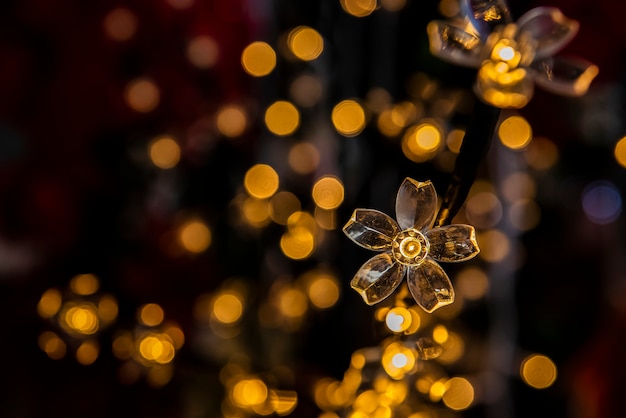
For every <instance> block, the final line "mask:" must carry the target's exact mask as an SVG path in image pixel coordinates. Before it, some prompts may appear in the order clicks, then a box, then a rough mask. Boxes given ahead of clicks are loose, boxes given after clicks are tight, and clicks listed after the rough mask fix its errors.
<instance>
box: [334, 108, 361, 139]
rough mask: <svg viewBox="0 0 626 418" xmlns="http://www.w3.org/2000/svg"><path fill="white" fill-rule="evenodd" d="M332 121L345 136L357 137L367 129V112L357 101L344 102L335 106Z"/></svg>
mask: <svg viewBox="0 0 626 418" xmlns="http://www.w3.org/2000/svg"><path fill="white" fill-rule="evenodd" d="M331 119H332V122H333V126H334V127H335V129H336V130H337V132H339V133H340V134H341V135H343V136H347V137H352V136H356V135H358V134H360V133H361V132H362V131H363V129H364V128H365V110H364V109H363V107H362V106H361V105H360V104H359V103H358V102H357V101H356V100H343V101H341V102H339V103H338V104H337V105H335V107H334V108H333V110H332V114H331Z"/></svg>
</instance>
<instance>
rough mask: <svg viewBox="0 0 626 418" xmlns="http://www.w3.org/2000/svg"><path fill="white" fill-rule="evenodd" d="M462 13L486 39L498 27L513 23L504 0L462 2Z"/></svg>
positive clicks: (470, 0) (467, 0) (463, 0)
mask: <svg viewBox="0 0 626 418" xmlns="http://www.w3.org/2000/svg"><path fill="white" fill-rule="evenodd" d="M459 3H460V6H461V13H462V14H463V15H464V16H466V17H467V18H468V19H469V20H470V21H471V22H472V25H473V26H474V27H475V28H476V29H477V30H478V31H479V32H480V34H481V35H482V36H483V37H484V38H486V37H487V35H489V33H490V32H491V31H492V30H493V28H494V27H495V26H497V25H501V24H504V23H509V22H511V13H510V12H509V7H508V5H507V3H506V1H504V0H462V1H460V2H459Z"/></svg>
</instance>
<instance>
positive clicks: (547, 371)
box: [520, 354, 557, 389]
mask: <svg viewBox="0 0 626 418" xmlns="http://www.w3.org/2000/svg"><path fill="white" fill-rule="evenodd" d="M520 375H521V377H522V380H524V382H525V383H526V384H527V385H529V386H531V387H533V388H535V389H545V388H547V387H550V386H552V384H553V383H554V381H555V380H556V375H557V369H556V365H555V364H554V362H553V361H552V360H551V359H550V358H549V357H546V356H544V355H540V354H533V355H530V356H528V357H527V358H525V359H524V361H522V365H521V368H520Z"/></svg>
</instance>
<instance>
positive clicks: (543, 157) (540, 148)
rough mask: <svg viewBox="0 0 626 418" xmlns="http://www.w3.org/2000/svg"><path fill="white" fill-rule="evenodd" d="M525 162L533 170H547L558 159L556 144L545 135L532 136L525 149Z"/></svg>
mask: <svg viewBox="0 0 626 418" xmlns="http://www.w3.org/2000/svg"><path fill="white" fill-rule="evenodd" d="M525 157H526V162H527V163H528V165H529V166H530V167H531V168H533V169H535V170H547V169H549V168H551V167H553V166H554V165H555V164H556V163H557V162H558V160H559V149H558V147H557V146H556V144H555V143H554V142H553V141H552V140H550V139H548V138H545V137H541V136H540V137H534V138H533V140H532V141H531V142H530V144H529V145H528V147H527V148H526V150H525Z"/></svg>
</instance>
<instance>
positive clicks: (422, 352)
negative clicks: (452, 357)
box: [415, 337, 443, 360]
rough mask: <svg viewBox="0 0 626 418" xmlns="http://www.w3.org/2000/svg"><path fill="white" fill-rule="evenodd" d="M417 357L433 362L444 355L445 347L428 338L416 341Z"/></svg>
mask: <svg viewBox="0 0 626 418" xmlns="http://www.w3.org/2000/svg"><path fill="white" fill-rule="evenodd" d="M415 345H416V346H417V355H418V356H419V358H420V359H422V360H432V359H434V358H437V357H439V356H440V355H441V353H443V347H442V346H440V345H439V344H437V343H436V342H434V341H433V340H431V339H430V338H428V337H420V338H419V339H418V340H417V341H415Z"/></svg>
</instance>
